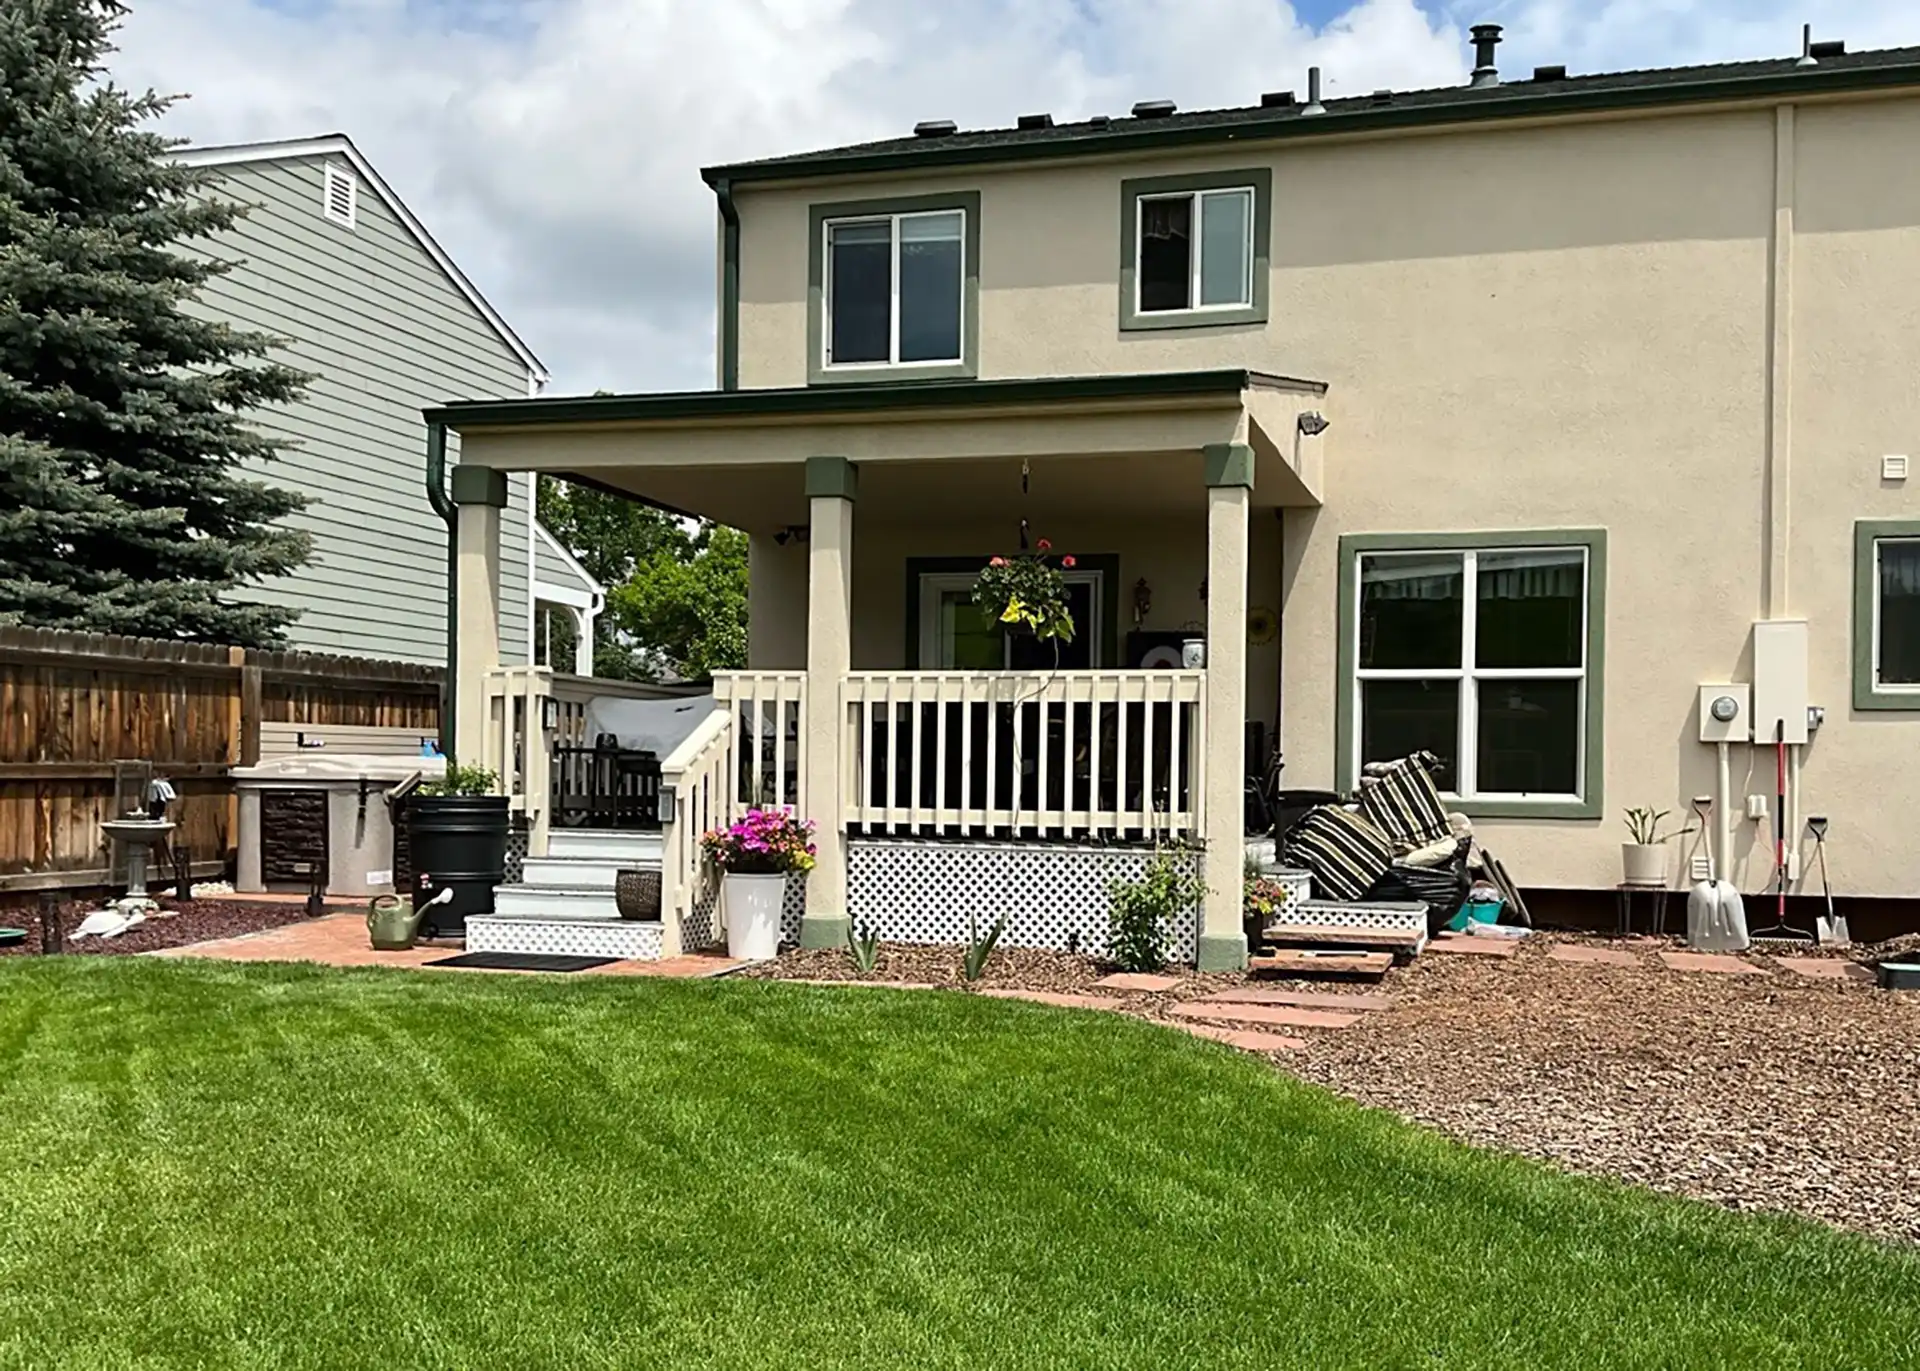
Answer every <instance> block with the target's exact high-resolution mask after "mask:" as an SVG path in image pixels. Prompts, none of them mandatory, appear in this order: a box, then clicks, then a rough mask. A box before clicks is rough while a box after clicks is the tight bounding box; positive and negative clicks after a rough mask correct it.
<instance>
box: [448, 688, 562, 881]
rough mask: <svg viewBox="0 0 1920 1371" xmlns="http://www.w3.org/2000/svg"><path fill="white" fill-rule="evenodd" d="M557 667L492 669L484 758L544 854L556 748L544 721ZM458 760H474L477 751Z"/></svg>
mask: <svg viewBox="0 0 1920 1371" xmlns="http://www.w3.org/2000/svg"><path fill="white" fill-rule="evenodd" d="M552 695H553V673H552V672H551V671H549V670H548V669H547V668H546V667H543V666H506V667H497V668H495V669H494V670H492V671H490V672H488V673H487V682H486V709H487V713H486V719H487V728H486V733H485V739H486V741H485V744H484V745H483V747H482V749H481V755H480V757H479V758H478V761H479V764H480V765H481V766H484V767H486V768H487V769H488V770H490V771H493V772H495V773H497V774H498V775H499V777H500V781H499V785H500V793H501V794H502V795H505V796H506V797H507V807H508V809H509V810H510V811H511V812H513V813H515V814H523V815H525V816H526V820H527V830H528V848H529V850H530V851H533V852H536V853H541V854H544V853H545V852H546V850H547V829H548V825H549V824H550V823H551V821H552V815H551V814H550V812H549V810H550V805H549V803H548V796H549V792H550V788H551V783H552V782H551V774H550V772H549V770H548V768H549V766H550V764H551V761H552V754H551V753H550V752H549V751H548V740H547V738H546V731H545V728H544V725H543V719H544V716H545V713H546V702H547V700H548V699H549V698H551V697H552ZM456 760H458V761H461V762H464V763H466V764H468V765H472V764H473V762H474V761H475V759H474V758H471V757H461V758H457V759H456Z"/></svg>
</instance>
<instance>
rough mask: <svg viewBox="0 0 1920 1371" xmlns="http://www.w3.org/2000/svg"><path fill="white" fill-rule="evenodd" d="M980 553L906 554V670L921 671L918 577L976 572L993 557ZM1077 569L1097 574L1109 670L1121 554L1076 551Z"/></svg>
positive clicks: (1114, 660) (1115, 649) (1115, 655)
mask: <svg viewBox="0 0 1920 1371" xmlns="http://www.w3.org/2000/svg"><path fill="white" fill-rule="evenodd" d="M994 555H995V554H994V553H991V552H982V553H980V554H979V555H977V556H974V557H909V558H907V562H906V597H905V598H906V616H905V617H906V658H905V660H906V663H907V665H906V668H905V669H906V670H908V671H919V670H921V662H920V578H921V577H922V576H939V575H955V574H960V573H966V572H977V571H979V570H980V568H982V567H984V566H985V565H986V564H987V559H988V558H990V557H992V556H994ZM1074 561H1075V562H1076V563H1077V564H1078V567H1079V569H1081V570H1085V571H1097V572H1099V573H1100V617H1101V619H1102V620H1103V621H1104V622H1103V624H1102V627H1103V629H1104V630H1105V631H1104V632H1102V633H1101V635H1100V646H1101V649H1102V655H1103V656H1104V658H1105V660H1106V665H1105V666H1103V667H1102V668H1101V670H1103V671H1104V670H1110V669H1112V668H1114V667H1115V666H1117V665H1118V663H1119V661H1120V555H1119V554H1118V553H1116V552H1085V553H1075V554H1074Z"/></svg>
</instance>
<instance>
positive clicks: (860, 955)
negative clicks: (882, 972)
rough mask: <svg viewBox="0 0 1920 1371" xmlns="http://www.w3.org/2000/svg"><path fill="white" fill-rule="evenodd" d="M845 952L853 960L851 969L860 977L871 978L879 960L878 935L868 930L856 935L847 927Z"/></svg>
mask: <svg viewBox="0 0 1920 1371" xmlns="http://www.w3.org/2000/svg"><path fill="white" fill-rule="evenodd" d="M847 952H848V954H849V955H850V956H851V957H852V958H853V969H854V970H855V971H858V972H859V973H860V974H861V975H862V976H871V975H872V974H873V968H874V966H875V964H876V963H878V962H879V960H880V935H879V934H878V933H875V932H874V931H873V930H872V929H870V928H869V929H867V930H865V931H864V932H861V933H856V932H854V930H853V929H852V928H851V927H849V928H848V929H847Z"/></svg>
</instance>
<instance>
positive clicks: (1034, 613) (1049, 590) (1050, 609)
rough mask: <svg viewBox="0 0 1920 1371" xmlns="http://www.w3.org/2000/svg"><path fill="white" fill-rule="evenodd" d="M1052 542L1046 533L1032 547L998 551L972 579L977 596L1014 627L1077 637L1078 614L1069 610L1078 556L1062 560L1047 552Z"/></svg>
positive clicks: (1040, 635)
mask: <svg viewBox="0 0 1920 1371" xmlns="http://www.w3.org/2000/svg"><path fill="white" fill-rule="evenodd" d="M1052 551H1053V544H1051V543H1049V542H1048V541H1047V540H1046V539H1045V538H1042V539H1041V540H1040V541H1039V542H1038V543H1036V544H1035V545H1034V550H1033V551H1032V552H1022V553H1019V554H1018V555H1016V556H1013V557H995V558H994V559H993V560H992V561H990V562H988V563H987V565H986V567H985V568H984V569H982V571H981V572H980V575H979V576H978V578H976V579H975V581H974V583H973V602H974V604H976V605H978V606H979V607H980V608H981V609H982V610H984V611H986V612H987V613H988V614H990V615H992V616H993V618H994V620H995V621H996V622H998V623H1000V624H1002V625H1003V626H1005V628H1006V629H1007V631H1008V632H1012V633H1030V634H1032V635H1033V636H1034V637H1036V638H1057V639H1058V640H1060V641H1061V642H1063V643H1070V642H1072V641H1073V615H1072V614H1071V613H1069V612H1068V610H1067V578H1066V576H1065V575H1064V572H1065V571H1070V570H1072V568H1073V564H1074V563H1073V558H1071V557H1061V558H1059V559H1057V560H1058V562H1059V565H1057V566H1056V565H1054V559H1051V558H1050V557H1049V556H1048V554H1049V553H1051V552H1052Z"/></svg>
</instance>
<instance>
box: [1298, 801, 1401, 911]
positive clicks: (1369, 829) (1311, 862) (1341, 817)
mask: <svg viewBox="0 0 1920 1371" xmlns="http://www.w3.org/2000/svg"><path fill="white" fill-rule="evenodd" d="M1281 861H1282V862H1283V863H1284V864H1285V865H1287V866H1298V867H1305V868H1306V869H1307V870H1308V871H1311V872H1312V873H1313V893H1314V895H1315V896H1316V897H1319V898H1322V899H1329V900H1357V899H1359V898H1360V897H1361V896H1362V895H1364V894H1366V893H1367V891H1368V890H1369V889H1370V888H1371V887H1372V885H1373V883H1374V882H1375V881H1377V880H1379V879H1380V877H1381V876H1382V875H1383V874H1384V873H1385V872H1386V869H1387V868H1388V867H1389V866H1391V865H1392V864H1393V849H1392V848H1391V847H1390V846H1389V845H1388V843H1387V839H1386V835H1385V834H1383V833H1382V832H1381V831H1380V830H1379V829H1377V828H1375V827H1374V826H1373V824H1372V823H1370V822H1369V821H1368V820H1367V819H1366V818H1365V816H1363V815H1360V814H1351V813H1348V812H1347V811H1346V810H1344V809H1340V808H1338V807H1337V806H1334V805H1322V806H1320V808H1318V809H1315V810H1311V811H1309V812H1308V814H1307V816H1306V817H1305V818H1304V819H1302V820H1300V822H1299V823H1297V824H1295V825H1294V826H1293V827H1292V828H1290V829H1289V830H1287V846H1286V851H1285V852H1284V853H1283V854H1282V855H1281Z"/></svg>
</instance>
